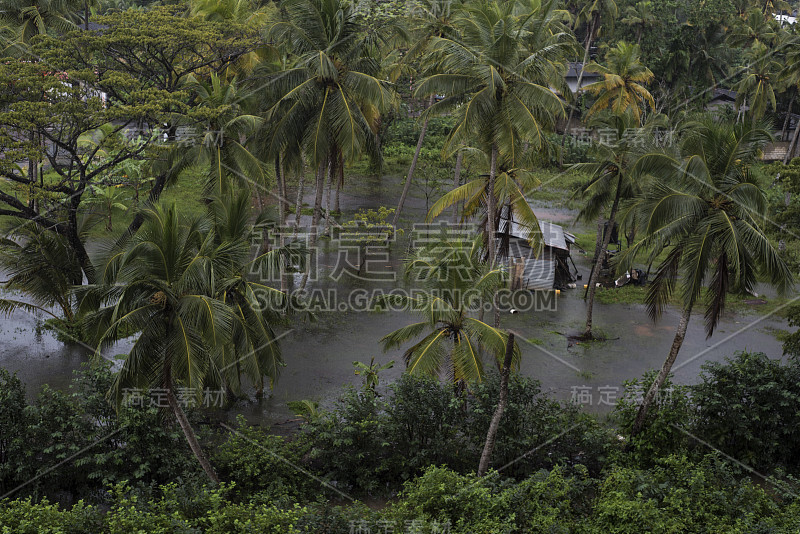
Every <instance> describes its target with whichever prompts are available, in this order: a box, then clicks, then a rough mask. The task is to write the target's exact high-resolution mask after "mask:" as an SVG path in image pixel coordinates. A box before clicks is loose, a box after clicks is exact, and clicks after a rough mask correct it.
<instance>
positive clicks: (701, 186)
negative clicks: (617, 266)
mask: <svg viewBox="0 0 800 534" xmlns="http://www.w3.org/2000/svg"><path fill="white" fill-rule="evenodd" d="M769 139H770V135H769V133H767V131H766V130H765V129H763V124H760V123H759V124H756V125H752V124H749V123H748V124H737V125H734V124H730V123H722V122H717V121H715V120H713V119H705V120H704V121H703V122H701V123H699V124H697V125H696V126H695V127H694V128H693V129H692V131H690V132H689V133H688V134H687V135H686V138H685V140H684V141H683V142H682V156H683V157H682V158H679V157H675V156H672V155H669V154H660V155H655V154H654V155H651V156H649V157H648V161H646V162H644V163H643V166H644V167H646V168H647V170H648V172H649V173H651V174H652V175H653V176H655V177H656V178H657V180H655V181H654V182H653V183H652V184H651V186H650V187H649V188H647V190H646V191H645V192H644V194H643V195H642V196H641V197H640V198H638V199H637V200H636V201H635V204H634V207H633V209H635V210H637V211H638V213H639V216H640V219H639V220H641V221H646V223H645V224H644V226H643V228H642V230H643V232H644V237H643V238H642V239H641V240H640V241H639V242H637V243H636V244H635V245H634V246H633V247H631V248H630V249H628V251H627V252H626V254H625V255H624V256H623V258H622V265H623V266H628V265H630V263H631V261H632V260H633V258H634V257H635V256H636V255H637V254H638V253H640V252H643V251H648V252H649V256H650V260H653V259H655V258H656V257H659V256H661V255H662V254H664V256H663V260H662V261H661V263H660V265H659V267H658V270H657V271H656V274H655V277H654V279H653V282H652V284H651V285H650V286H649V288H648V291H647V296H646V303H647V309H648V313H649V315H650V317H651V318H652V319H653V320H656V319H658V317H660V316H661V314H662V312H663V310H664V308H665V306H666V305H667V303H669V302H670V300H671V299H672V298H673V297H677V300H678V302H679V303H680V307H681V317H680V321H679V322H678V327H677V330H676V332H675V338H674V340H673V342H672V347H671V348H670V351H669V354H668V356H667V358H666V360H665V361H664V365H663V366H662V367H661V370H660V371H659V373H658V375H657V376H656V379H655V380H654V382H653V384H652V385H651V387H650V389H649V390H648V392H647V394H646V395H645V397H644V399H643V402H642V405H641V406H640V408H639V412H638V413H637V415H636V418H635V420H634V422H633V427H632V430H631V434H632V436H635V435H637V434H638V433H639V432H640V431H641V430H642V428H643V427H644V424H645V421H646V417H647V414H648V411H649V410H650V407H651V406H652V403H653V401H654V399H655V396H656V394H657V393H658V391H659V389H660V388H661V386H662V384H663V383H664V380H665V379H666V378H667V375H668V374H669V372H670V370H671V369H672V365H673V364H674V363H675V359H676V358H677V356H678V352H679V351H680V349H681V345H682V344H683V340H684V337H685V335H686V329H687V327H688V324H689V320H690V318H691V312H692V309H693V308H694V307H695V305H697V304H698V302H699V301H701V299H702V300H703V301H704V302H703V303H702V305H703V307H704V308H705V330H706V334H707V335H708V336H711V334H713V332H714V330H715V328H716V326H717V324H718V321H719V318H720V316H721V314H722V312H723V309H724V307H725V301H726V297H727V295H728V293H729V292H739V293H744V292H752V291H753V289H754V286H755V284H756V282H758V281H764V282H768V283H770V284H772V285H773V286H775V287H776V288H777V289H778V291H779V292H784V291H785V290H786V289H787V287H789V286H790V285H791V284H792V282H793V277H792V273H791V271H790V270H789V268H788V267H787V265H786V263H785V262H784V261H783V259H782V258H781V256H780V255H779V253H778V251H777V250H776V249H775V248H774V247H773V246H772V244H771V243H770V242H769V239H767V236H766V235H765V233H764V225H765V223H766V220H767V219H766V216H767V201H766V198H765V196H764V192H763V191H762V190H761V188H760V187H759V185H758V182H757V180H756V179H755V178H754V176H753V175H752V174H751V172H750V170H749V165H750V164H751V163H752V162H753V161H755V160H756V158H757V156H758V154H759V152H760V149H761V147H762V146H763V145H764V143H765V142H766V141H767V140H769ZM703 293H705V296H704V295H703Z"/></svg>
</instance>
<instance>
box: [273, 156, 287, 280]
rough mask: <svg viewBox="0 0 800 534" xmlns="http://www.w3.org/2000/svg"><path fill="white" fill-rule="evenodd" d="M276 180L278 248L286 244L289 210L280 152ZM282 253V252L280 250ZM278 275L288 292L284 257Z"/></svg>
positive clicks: (276, 161)
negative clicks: (285, 234) (287, 213)
mask: <svg viewBox="0 0 800 534" xmlns="http://www.w3.org/2000/svg"><path fill="white" fill-rule="evenodd" d="M275 182H276V185H277V186H278V242H277V243H276V244H277V246H278V249H279V250H281V249H283V246H284V244H285V243H284V240H283V239H284V238H283V236H284V230H283V229H284V227H285V226H286V212H287V211H288V207H289V206H288V201H287V200H286V176H285V175H284V172H283V160H282V159H281V156H280V154H278V155H277V156H276V157H275ZM279 254H280V252H279ZM278 276H280V279H281V291H283V292H286V289H287V286H288V283H287V280H286V261H285V259H284V258H283V257H281V258H280V259H279V269H278Z"/></svg>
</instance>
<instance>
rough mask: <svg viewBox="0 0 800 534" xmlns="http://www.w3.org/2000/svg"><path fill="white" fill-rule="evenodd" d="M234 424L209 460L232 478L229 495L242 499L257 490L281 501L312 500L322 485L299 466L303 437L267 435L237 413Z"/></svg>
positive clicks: (304, 451)
mask: <svg viewBox="0 0 800 534" xmlns="http://www.w3.org/2000/svg"><path fill="white" fill-rule="evenodd" d="M237 422H238V428H237V430H236V432H235V433H231V434H229V436H228V437H227V439H226V440H225V441H224V442H222V443H221V444H220V445H219V446H218V447H217V448H216V449H215V451H214V454H213V456H212V457H211V462H212V464H213V465H214V466H215V467H216V469H217V472H218V474H219V475H220V477H221V478H222V479H223V480H235V481H236V486H235V487H234V488H233V489H232V491H231V493H230V495H231V496H232V497H235V498H236V499H237V500H239V501H246V500H248V499H249V498H250V497H251V496H252V495H254V494H256V493H258V494H259V495H260V496H261V497H269V498H270V499H271V500H280V501H282V502H296V501H302V502H305V501H309V500H313V499H314V498H315V497H316V496H317V495H319V494H322V490H324V487H322V486H321V485H320V484H318V483H317V482H316V481H314V480H313V479H311V478H309V477H308V476H306V475H305V474H304V473H303V472H302V471H300V469H303V468H302V467H300V466H301V465H303V464H304V459H303V457H304V455H305V454H306V453H307V447H306V446H305V442H304V441H303V440H294V441H290V440H287V439H285V438H283V437H281V436H271V435H269V434H267V433H265V432H264V431H263V430H262V429H260V428H257V427H252V426H249V425H247V423H246V422H245V420H244V418H243V417H242V416H239V419H238V421H237Z"/></svg>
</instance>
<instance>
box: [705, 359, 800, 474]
mask: <svg viewBox="0 0 800 534" xmlns="http://www.w3.org/2000/svg"><path fill="white" fill-rule="evenodd" d="M701 378H702V382H701V383H700V384H698V385H696V386H694V387H692V395H693V399H694V402H695V404H696V405H697V415H696V422H695V425H694V427H695V430H694V431H695V433H697V435H698V436H699V437H701V438H702V439H703V440H704V441H707V442H708V443H710V444H711V445H712V446H714V447H716V448H718V449H720V450H721V451H723V452H725V453H727V454H729V455H731V456H732V457H734V458H736V459H737V460H739V461H741V462H743V463H745V464H747V465H749V466H751V467H753V468H755V469H757V470H765V471H768V470H773V469H775V468H776V467H780V466H782V467H783V468H784V469H786V470H788V471H790V472H794V473H797V472H800V362H798V361H797V360H794V361H789V362H787V363H785V364H784V363H782V362H781V361H780V360H772V359H770V358H768V357H767V356H766V355H765V354H763V353H760V352H757V353H748V352H739V353H737V354H736V355H735V356H734V357H733V358H728V359H726V361H725V362H724V363H718V362H712V363H707V364H705V365H703V372H702V374H701Z"/></svg>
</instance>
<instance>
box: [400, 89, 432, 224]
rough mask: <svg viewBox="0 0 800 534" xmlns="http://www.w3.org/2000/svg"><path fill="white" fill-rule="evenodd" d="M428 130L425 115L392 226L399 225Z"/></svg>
mask: <svg viewBox="0 0 800 534" xmlns="http://www.w3.org/2000/svg"><path fill="white" fill-rule="evenodd" d="M433 97H434V95H431V96H430V98H428V108H430V107H431V106H432V105H433ZM427 130H428V115H425V119H424V120H423V121H422V129H421V130H420V132H419V139H417V148H416V150H415V151H414V157H413V158H412V159H411V166H410V167H409V168H408V176H406V183H405V185H403V192H402V193H401V194H400V202H398V203H397V210H396V211H395V212H394V217H392V226H397V221H399V220H400V212H402V211H403V204H405V203H406V197H407V196H408V190H409V189H411V180H412V178H413V177H414V171H415V170H416V168H417V160H419V153H420V151H421V150H422V143H423V142H424V141H425V132H426V131H427Z"/></svg>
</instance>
